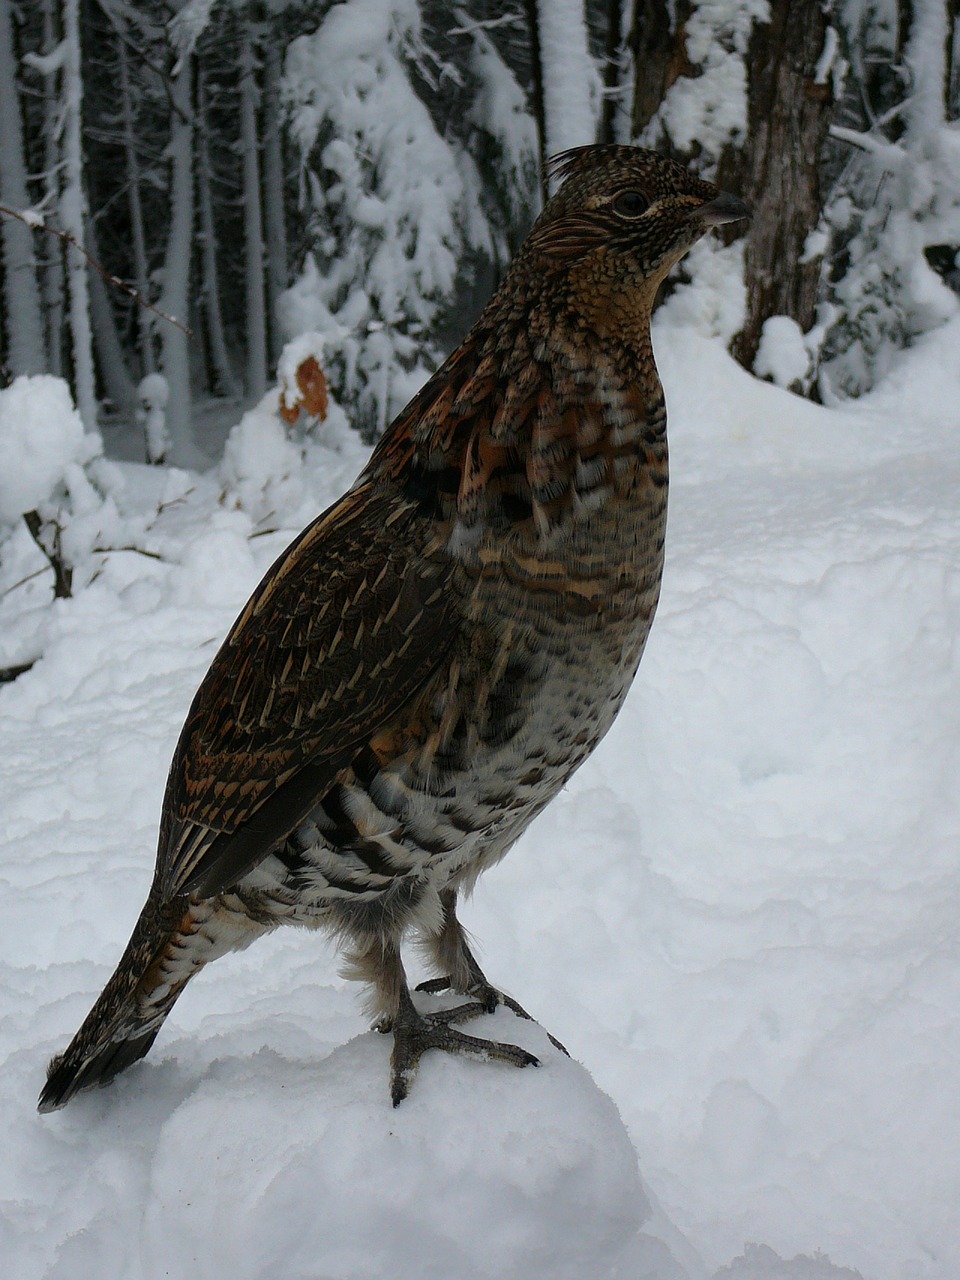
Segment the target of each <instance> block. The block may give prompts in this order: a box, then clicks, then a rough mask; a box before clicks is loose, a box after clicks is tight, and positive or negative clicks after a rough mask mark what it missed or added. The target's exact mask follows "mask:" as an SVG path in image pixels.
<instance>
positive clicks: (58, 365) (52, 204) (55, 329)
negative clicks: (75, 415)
mask: <svg viewBox="0 0 960 1280" xmlns="http://www.w3.org/2000/svg"><path fill="white" fill-rule="evenodd" d="M54 5H55V0H43V52H44V55H45V56H47V55H49V54H52V53H53V51H54V50H55V49H56V47H57V45H58V44H59V42H60V36H59V33H58V29H57V17H56V10H55V7H54ZM58 74H59V73H58V72H57V71H55V70H53V69H51V70H50V71H49V72H48V73H47V74H45V75H44V77H43V95H44V101H43V194H44V200H45V202H46V207H47V208H48V209H55V208H56V207H57V203H58V200H59V195H60V176H59V168H58V166H59V163H60V140H59V137H58V132H59V128H60V121H59V114H60V112H59V101H58V97H57V76H58ZM40 286H41V290H42V294H43V321H44V326H45V328H46V336H47V371H48V372H49V373H53V374H56V376H57V377H60V376H61V375H62V373H63V303H64V295H65V285H64V271H63V245H62V243H61V242H60V240H59V239H58V238H57V237H56V236H47V237H46V244H45V245H44V259H43V266H42V270H41V273H40Z"/></svg>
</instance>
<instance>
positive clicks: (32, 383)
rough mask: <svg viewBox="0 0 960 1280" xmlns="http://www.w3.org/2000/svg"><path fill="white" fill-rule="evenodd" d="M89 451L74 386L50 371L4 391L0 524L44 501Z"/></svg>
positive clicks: (0, 415)
mask: <svg viewBox="0 0 960 1280" xmlns="http://www.w3.org/2000/svg"><path fill="white" fill-rule="evenodd" d="M87 453H88V450H87V445H86V442H85V440H84V434H83V423H82V422H81V421H80V415H79V413H77V411H76V409H75V408H74V407H73V400H72V399H71V397H70V388H69V387H68V386H67V384H66V383H65V382H64V380H63V379H62V378H54V377H51V376H50V375H49V374H40V375H37V376H36V377H20V378H16V379H14V381H13V382H12V383H11V384H10V386H9V387H6V388H4V389H3V390H2V391H0V455H2V457H3V468H2V469H0V524H12V523H13V522H14V521H15V520H19V518H20V517H21V516H22V515H23V513H24V512H25V511H33V510H35V509H36V508H37V507H38V506H39V505H40V504H41V503H42V502H45V501H46V500H47V499H48V498H49V497H50V495H51V494H52V493H53V490H54V489H55V488H56V486H57V485H58V484H60V482H61V481H62V480H63V478H64V475H65V473H66V471H67V468H68V467H70V465H71V464H72V463H74V462H78V461H84V460H85V458H86V456H87Z"/></svg>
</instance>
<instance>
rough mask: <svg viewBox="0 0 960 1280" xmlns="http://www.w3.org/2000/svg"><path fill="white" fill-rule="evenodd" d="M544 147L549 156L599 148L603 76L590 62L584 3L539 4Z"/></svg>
mask: <svg viewBox="0 0 960 1280" xmlns="http://www.w3.org/2000/svg"><path fill="white" fill-rule="evenodd" d="M537 23H538V26H539V34H540V60H541V65H542V74H543V116H544V134H545V137H544V143H545V146H546V151H547V154H548V155H556V154H557V152H559V151H565V150H566V149H567V148H568V147H579V146H583V145H585V144H586V143H590V142H595V141H596V137H597V120H598V117H599V114H600V76H599V74H598V72H597V68H596V65H595V64H594V61H593V59H592V57H591V56H590V45H589V40H588V37H587V26H586V13H585V11H584V5H583V0H539V3H538V5H537Z"/></svg>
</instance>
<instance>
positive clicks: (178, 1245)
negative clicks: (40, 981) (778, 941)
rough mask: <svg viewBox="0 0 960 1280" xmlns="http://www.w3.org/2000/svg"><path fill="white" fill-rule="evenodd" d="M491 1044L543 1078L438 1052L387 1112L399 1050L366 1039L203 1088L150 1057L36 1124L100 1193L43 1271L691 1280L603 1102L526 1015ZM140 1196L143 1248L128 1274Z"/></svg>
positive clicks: (239, 1071)
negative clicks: (511, 1046) (131, 1216)
mask: <svg viewBox="0 0 960 1280" xmlns="http://www.w3.org/2000/svg"><path fill="white" fill-rule="evenodd" d="M479 1034H481V1035H485V1036H490V1035H494V1036H498V1037H501V1038H503V1039H511V1038H512V1039H514V1040H516V1041H517V1042H522V1043H523V1044H524V1045H525V1046H527V1047H529V1048H531V1049H533V1050H534V1051H535V1052H536V1053H537V1054H538V1055H539V1057H540V1058H541V1061H542V1063H543V1066H542V1067H541V1068H540V1069H539V1070H534V1069H531V1068H528V1069H527V1070H525V1071H515V1070H512V1069H511V1068H507V1067H503V1066H501V1065H500V1064H494V1063H477V1062H472V1061H466V1060H463V1059H457V1058H453V1057H450V1056H448V1055H446V1054H440V1053H431V1054H428V1055H427V1056H426V1057H425V1058H424V1060H423V1062H422V1064H421V1066H420V1070H419V1073H418V1077H417V1080H416V1083H415V1085H414V1088H413V1090H412V1092H411V1095H410V1097H409V1098H408V1099H407V1100H406V1101H405V1102H404V1103H403V1104H402V1105H401V1106H400V1107H399V1108H397V1109H394V1108H393V1107H392V1106H391V1105H390V1101H389V1097H388V1090H387V1079H388V1063H389V1056H390V1049H391V1038H390V1037H386V1036H379V1035H377V1034H376V1033H374V1032H369V1033H367V1034H365V1035H361V1036H358V1037H356V1038H354V1039H353V1040H351V1041H349V1043H347V1044H345V1045H343V1046H341V1047H340V1048H337V1049H335V1050H334V1051H333V1052H332V1053H330V1054H329V1055H328V1056H327V1057H325V1058H321V1059H316V1058H310V1057H304V1058H303V1059H300V1060H295V1059H293V1058H291V1057H285V1056H281V1055H279V1054H278V1053H276V1052H274V1051H272V1050H269V1049H261V1050H260V1051H259V1052H258V1053H254V1054H252V1055H250V1056H241V1055H237V1056H229V1055H225V1056H223V1057H220V1058H216V1059H214V1060H213V1062H212V1063H210V1064H209V1065H208V1066H207V1067H206V1068H205V1069H204V1071H203V1074H202V1076H201V1078H200V1079H199V1081H197V1080H196V1076H195V1074H194V1073H193V1072H192V1071H191V1069H190V1067H180V1066H177V1067H176V1068H175V1069H171V1067H170V1065H169V1064H161V1065H160V1066H159V1067H157V1066H153V1064H148V1065H146V1066H145V1067H141V1068H138V1069H137V1070H136V1072H135V1073H131V1074H130V1075H128V1076H127V1077H125V1078H124V1080H123V1081H122V1082H121V1083H120V1086H119V1087H114V1088H113V1089H111V1090H109V1091H105V1092H104V1093H97V1094H94V1095H92V1096H88V1097H85V1098H83V1099H82V1100H79V1105H75V1106H74V1108H72V1109H71V1111H68V1112H65V1113H63V1115H62V1116H58V1117H56V1118H54V1119H53V1120H52V1122H51V1121H43V1122H41V1121H37V1122H36V1123H37V1124H44V1125H45V1126H47V1127H48V1130H49V1131H48V1133H47V1134H46V1135H45V1140H44V1141H43V1142H42V1145H43V1146H44V1147H45V1148H46V1158H47V1160H48V1161H49V1162H50V1164H51V1165H53V1164H56V1165H59V1166H60V1174H59V1176H60V1178H61V1179H63V1180H64V1181H66V1180H67V1179H68V1178H69V1177H70V1176H71V1172H70V1171H71V1168H72V1176H75V1177H76V1178H77V1179H78V1180H81V1181H86V1182H87V1184H88V1186H89V1185H90V1184H91V1183H92V1184H97V1183H100V1184H101V1186H100V1188H99V1193H96V1192H95V1193H94V1194H93V1195H90V1196H88V1197H86V1199H85V1196H84V1194H83V1193H78V1194H76V1195H74V1196H72V1197H69V1199H70V1200H71V1201H72V1212H71V1210H69V1209H67V1210H63V1209H62V1210H61V1215H63V1216H69V1217H70V1218H72V1220H73V1221H72V1224H71V1225H72V1227H73V1230H72V1232H71V1233H70V1234H67V1233H66V1232H62V1233H61V1234H62V1235H63V1236H65V1238H64V1239H63V1243H62V1245H61V1247H60V1249H59V1250H58V1252H57V1256H56V1257H55V1258H54V1259H52V1266H51V1268H50V1270H49V1271H46V1272H44V1274H45V1275H49V1276H50V1277H66V1276H76V1275H80V1274H87V1271H86V1270H85V1267H87V1266H89V1260H90V1259H92V1258H94V1257H97V1258H99V1259H101V1260H106V1259H109V1258H111V1257H114V1258H115V1265H114V1266H113V1267H110V1266H108V1267H107V1268H106V1269H104V1270H102V1271H100V1272H99V1274H100V1275H101V1276H103V1277H112V1276H118V1277H119V1276H120V1275H123V1276H124V1278H125V1280H161V1277H168V1276H185V1275H188V1274H189V1275H190V1276H191V1277H193V1280H223V1277H226V1276H229V1277H230V1280H261V1278H262V1280H267V1278H268V1277H270V1278H272V1277H277V1276H282V1277H283V1280H301V1278H302V1280H307V1277H309V1280H345V1278H346V1277H349V1278H350V1280H381V1277H383V1276H388V1275H389V1276H390V1277H391V1280H450V1277H452V1276H456V1277H457V1280H516V1278H517V1277H520V1276H523V1277H531V1276H537V1277H540V1276H543V1277H546V1276H549V1277H551V1280H584V1277H587V1276H589V1277H591V1280H601V1278H602V1277H608V1276H611V1277H612V1276H614V1275H626V1274H629V1275H630V1276H631V1277H636V1276H637V1275H643V1274H655V1275H656V1276H657V1277H658V1280H660V1278H661V1277H663V1278H664V1280H666V1278H667V1277H676V1280H685V1278H686V1276H687V1275H688V1273H687V1272H686V1271H685V1270H684V1269H683V1268H682V1267H681V1266H680V1264H679V1263H677V1262H676V1260H675V1259H674V1258H673V1257H672V1255H671V1252H670V1249H669V1248H668V1246H667V1245H666V1244H665V1243H664V1242H663V1241H660V1240H657V1239H655V1238H653V1237H651V1236H642V1235H641V1234H640V1228H641V1226H642V1225H643V1223H644V1221H645V1219H647V1218H649V1217H650V1215H651V1212H652V1211H651V1206H650V1202H649V1201H648V1199H647V1196H646V1194H645V1192H644V1188H643V1185H642V1183H641V1179H640V1175H639V1172H638V1169H637V1157H636V1153H635V1151H634V1149H633V1146H632V1145H631V1142H630V1139H629V1137H628V1135H627V1132H626V1130H625V1129H624V1127H623V1123H622V1121H621V1119H620V1116H619V1114H618V1112H617V1109H616V1107H615V1106H614V1104H613V1102H612V1101H611V1100H610V1098H609V1097H607V1096H606V1094H604V1093H601V1092H600V1090H599V1089H598V1088H597V1087H596V1085H595V1084H594V1083H593V1081H592V1080H591V1078H590V1076H589V1075H588V1073H587V1072H586V1071H585V1070H584V1068H583V1067H581V1066H580V1065H579V1064H577V1063H576V1062H573V1061H572V1060H570V1059H568V1058H565V1057H563V1056H562V1055H561V1054H560V1053H559V1052H558V1051H557V1050H556V1049H554V1048H553V1047H552V1046H551V1045H550V1043H549V1041H548V1039H547V1037H546V1035H545V1033H544V1032H543V1030H542V1029H541V1028H540V1027H538V1026H537V1025H536V1024H534V1023H529V1022H522V1021H520V1020H518V1019H517V1018H515V1017H514V1016H513V1015H512V1014H510V1013H507V1012H505V1011H502V1010H501V1011H498V1013H497V1014H496V1015H495V1016H494V1017H493V1018H485V1019H484V1020H483V1024H482V1029H481V1030H480V1032H479ZM184 1075H188V1076H190V1077H191V1078H190V1079H188V1080H187V1081H184V1079H183V1076H184ZM174 1077H178V1079H176V1080H175V1078H174ZM185 1085H186V1089H185ZM184 1092H185V1096H183V1095H184ZM88 1169H90V1170H91V1175H90V1177H89V1178H88V1177H87V1174H86V1171H87V1170H88ZM104 1182H106V1183H109V1184H112V1191H113V1194H112V1195H111V1196H109V1197H108V1196H106V1195H104V1191H105V1189H106V1188H105V1187H104V1186H103V1185H102V1184H103V1183H104ZM132 1201H138V1202H139V1203H140V1204H141V1205H142V1206H144V1208H143V1210H142V1212H143V1216H142V1219H141V1222H140V1224H139V1227H134V1235H135V1236H138V1237H139V1239H135V1240H133V1241H130V1242H129V1243H130V1244H131V1245H132V1249H131V1251H130V1255H129V1256H127V1257H126V1258H124V1259H122V1260H121V1258H120V1257H119V1256H117V1249H118V1243H117V1242H118V1239H120V1238H121V1237H122V1235H123V1230H122V1228H121V1219H122V1218H123V1217H125V1216H126V1215H127V1214H128V1213H129V1211H130V1210H131V1209H132V1208H133V1205H132V1203H131V1202H132ZM78 1209H79V1212H78ZM65 1225H66V1224H65ZM212 1228H213V1230H212ZM134 1259H136V1260H134ZM645 1259H646V1260H647V1261H648V1262H649V1261H650V1260H654V1262H655V1265H656V1269H655V1270H654V1271H653V1272H652V1273H651V1272H650V1270H649V1267H647V1266H646V1265H645V1263H644V1260H645ZM621 1263H622V1264H623V1266H624V1267H627V1268H629V1269H628V1270H622V1269H621ZM31 1274H32V1273H31Z"/></svg>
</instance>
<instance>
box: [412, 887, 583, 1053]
mask: <svg viewBox="0 0 960 1280" xmlns="http://www.w3.org/2000/svg"><path fill="white" fill-rule="evenodd" d="M440 901H441V903H442V905H443V924H442V926H441V928H440V931H439V932H438V933H436V934H434V935H431V936H429V937H427V938H426V939H425V942H426V944H427V946H428V947H429V949H430V952H431V954H432V957H433V960H434V962H435V964H436V966H437V968H438V969H439V970H440V972H441V973H442V974H443V975H444V976H443V977H441V978H430V979H428V981H426V982H421V983H420V984H419V986H418V987H417V990H418V991H427V992H430V993H432V994H437V993H438V992H441V991H451V990H452V991H460V992H462V993H463V994H464V995H466V996H470V997H472V999H474V1000H476V1001H477V1003H478V1005H479V1009H478V1012H479V1011H481V1010H482V1011H483V1012H484V1013H493V1011H494V1009H496V1007H497V1005H500V1004H502V1005H503V1006H504V1007H505V1008H507V1009H510V1010H511V1012H513V1013H515V1014H516V1015H517V1017H518V1018H526V1019H527V1020H528V1021H530V1022H532V1021H533V1020H534V1019H533V1018H532V1017H531V1016H530V1014H529V1013H527V1011H526V1009H524V1008H523V1006H522V1005H520V1004H519V1003H518V1002H517V1001H516V1000H514V998H513V996H508V995H507V994H506V993H505V992H503V991H498V990H497V988H496V987H494V986H491V984H490V983H489V982H488V981H487V979H486V977H485V976H484V973H483V970H482V969H481V968H480V966H479V964H478V963H477V960H476V957H475V956H474V954H473V952H472V951H471V950H470V945H469V943H468V942H467V934H466V930H465V929H464V927H463V925H462V924H461V923H460V921H459V919H458V918H457V891H456V889H444V890H443V892H442V893H441V894H440ZM547 1036H548V1037H549V1039H550V1043H551V1044H552V1045H553V1046H554V1047H555V1048H557V1049H559V1050H560V1051H561V1052H562V1053H567V1050H566V1049H565V1048H564V1047H563V1045H562V1044H561V1043H560V1041H559V1040H557V1039H556V1038H555V1037H554V1036H551V1035H550V1032H549V1031H548V1032H547ZM567 1056H568V1057H569V1056H570V1055H569V1054H567Z"/></svg>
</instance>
